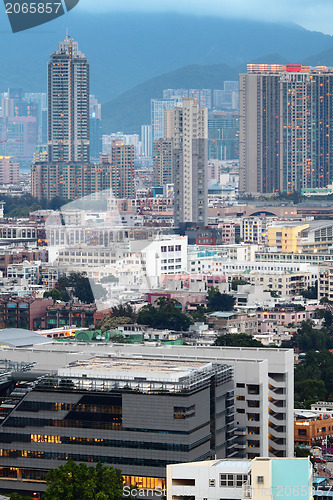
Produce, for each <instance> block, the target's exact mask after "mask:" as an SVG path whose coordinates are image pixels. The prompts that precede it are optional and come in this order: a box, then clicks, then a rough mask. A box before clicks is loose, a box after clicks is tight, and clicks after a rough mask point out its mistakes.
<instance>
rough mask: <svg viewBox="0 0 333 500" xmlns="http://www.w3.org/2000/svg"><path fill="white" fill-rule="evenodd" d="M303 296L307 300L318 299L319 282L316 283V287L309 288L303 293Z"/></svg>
mask: <svg viewBox="0 0 333 500" xmlns="http://www.w3.org/2000/svg"><path fill="white" fill-rule="evenodd" d="M301 295H303V297H304V298H305V299H316V298H317V297H318V281H316V283H315V285H314V286H309V287H308V288H307V290H304V291H303V292H301Z"/></svg>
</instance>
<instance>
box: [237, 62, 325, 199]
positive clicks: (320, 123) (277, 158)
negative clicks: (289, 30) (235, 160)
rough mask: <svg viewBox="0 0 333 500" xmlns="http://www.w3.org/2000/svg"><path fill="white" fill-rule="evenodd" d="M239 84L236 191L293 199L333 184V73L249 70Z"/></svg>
mask: <svg viewBox="0 0 333 500" xmlns="http://www.w3.org/2000/svg"><path fill="white" fill-rule="evenodd" d="M247 70H248V71H247V73H246V74H241V75H240V79H239V84H240V89H239V90H240V108H239V114H240V116H239V124H240V143H239V155H240V191H243V192H250V193H278V192H283V193H293V192H301V190H302V189H305V188H321V187H325V186H327V184H329V183H331V182H332V181H333V134H332V133H331V130H332V125H333V70H331V69H328V68H327V67H325V66H317V67H316V68H312V69H310V67H309V66H302V65H298V64H287V65H272V64H249V65H248V68H247Z"/></svg>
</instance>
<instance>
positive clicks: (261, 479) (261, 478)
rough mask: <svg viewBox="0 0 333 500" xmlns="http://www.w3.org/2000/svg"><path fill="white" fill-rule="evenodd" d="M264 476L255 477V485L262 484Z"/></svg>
mask: <svg viewBox="0 0 333 500" xmlns="http://www.w3.org/2000/svg"><path fill="white" fill-rule="evenodd" d="M263 482H264V476H257V483H260V484H263Z"/></svg>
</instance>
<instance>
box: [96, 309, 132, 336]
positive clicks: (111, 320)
mask: <svg viewBox="0 0 333 500" xmlns="http://www.w3.org/2000/svg"><path fill="white" fill-rule="evenodd" d="M130 323H132V320H131V318H128V317H126V316H124V317H118V316H112V313H111V314H110V315H108V316H106V317H105V318H104V319H103V320H102V322H101V323H100V325H99V329H100V330H102V333H104V332H107V331H108V330H114V329H117V328H118V326H120V325H128V324H130Z"/></svg>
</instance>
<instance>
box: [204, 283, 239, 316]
mask: <svg viewBox="0 0 333 500" xmlns="http://www.w3.org/2000/svg"><path fill="white" fill-rule="evenodd" d="M235 302H236V299H235V298H234V297H233V296H232V295H228V294H227V293H221V292H220V291H219V289H218V287H213V286H212V287H211V288H210V289H209V291H208V309H209V310H210V311H233V309H234V306H235Z"/></svg>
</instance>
